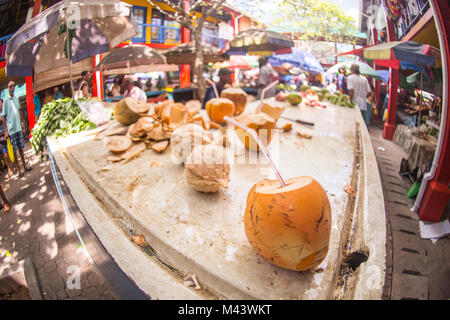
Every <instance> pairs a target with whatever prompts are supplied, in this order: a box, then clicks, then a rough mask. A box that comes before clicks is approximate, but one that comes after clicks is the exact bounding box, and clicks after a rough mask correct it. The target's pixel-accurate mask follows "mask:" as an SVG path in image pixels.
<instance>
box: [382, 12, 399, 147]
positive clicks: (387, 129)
mask: <svg viewBox="0 0 450 320" xmlns="http://www.w3.org/2000/svg"><path fill="white" fill-rule="evenodd" d="M386 19H387V26H386V29H387V34H388V41H389V42H391V41H395V40H397V37H396V35H395V28H394V23H393V22H392V20H390V19H389V18H386ZM399 85H400V76H399V74H398V70H397V69H393V68H390V76H389V104H388V118H387V121H386V122H385V124H384V130H383V138H385V139H387V140H392V138H393V137H394V132H395V119H396V117H397V97H398V92H397V90H398V87H399Z"/></svg>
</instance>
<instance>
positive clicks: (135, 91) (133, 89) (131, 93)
mask: <svg viewBox="0 0 450 320" xmlns="http://www.w3.org/2000/svg"><path fill="white" fill-rule="evenodd" d="M123 81H124V85H125V88H126V90H125V92H124V94H123V97H124V98H126V97H130V98H133V99H136V100H139V101H142V102H147V99H146V98H147V95H145V93H144V95H145V98H144V95H143V94H142V90H141V89H140V88H139V87H137V86H135V85H134V80H133V78H132V77H126V78H125V79H123Z"/></svg>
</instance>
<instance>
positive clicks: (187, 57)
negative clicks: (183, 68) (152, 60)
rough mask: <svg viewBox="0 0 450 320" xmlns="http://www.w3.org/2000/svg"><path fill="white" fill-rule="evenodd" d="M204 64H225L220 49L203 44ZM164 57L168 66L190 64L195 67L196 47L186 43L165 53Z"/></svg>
mask: <svg viewBox="0 0 450 320" xmlns="http://www.w3.org/2000/svg"><path fill="white" fill-rule="evenodd" d="M202 51H203V62H204V63H205V64H207V63H215V62H223V61H225V58H224V57H223V56H221V55H220V51H219V49H217V48H216V47H213V46H211V45H209V44H202ZM163 54H164V56H165V57H166V59H167V63H168V64H190V65H194V63H195V59H196V56H197V55H196V51H195V45H194V44H193V43H184V44H180V45H178V46H176V47H173V48H170V49H169V50H167V51H165V52H164V53H163Z"/></svg>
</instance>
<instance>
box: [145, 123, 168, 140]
mask: <svg viewBox="0 0 450 320" xmlns="http://www.w3.org/2000/svg"><path fill="white" fill-rule="evenodd" d="M170 136H171V132H170V131H168V130H167V131H166V130H164V129H163V127H162V125H159V126H157V127H155V128H153V130H152V131H150V132H149V133H147V137H146V139H150V140H154V141H163V140H168V139H170Z"/></svg>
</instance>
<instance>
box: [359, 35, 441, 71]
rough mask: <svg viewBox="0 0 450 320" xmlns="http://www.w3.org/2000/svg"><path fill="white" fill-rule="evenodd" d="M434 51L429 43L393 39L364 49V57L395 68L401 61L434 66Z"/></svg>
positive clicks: (398, 66) (397, 67)
mask: <svg viewBox="0 0 450 320" xmlns="http://www.w3.org/2000/svg"><path fill="white" fill-rule="evenodd" d="M432 52H434V50H431V48H430V46H429V45H424V44H421V43H418V42H414V41H392V42H386V43H381V44H378V45H375V46H372V47H370V48H366V49H364V58H365V59H369V60H374V61H375V64H377V65H380V66H385V67H391V68H395V69H399V68H400V62H407V63H411V64H415V65H422V66H429V67H433V66H434V65H435V63H436V58H435V57H434V56H433V55H431V54H432Z"/></svg>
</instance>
